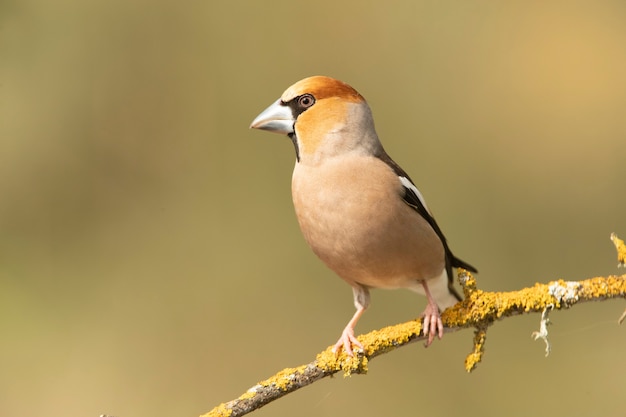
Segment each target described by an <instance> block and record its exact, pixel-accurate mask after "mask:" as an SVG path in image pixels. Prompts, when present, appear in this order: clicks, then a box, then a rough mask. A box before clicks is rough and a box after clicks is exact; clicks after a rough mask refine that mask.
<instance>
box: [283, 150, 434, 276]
mask: <svg viewBox="0 0 626 417" xmlns="http://www.w3.org/2000/svg"><path fill="white" fill-rule="evenodd" d="M403 193H404V191H403V186H402V184H401V183H400V180H399V179H398V177H397V175H396V174H395V173H394V172H393V170H391V169H390V168H389V167H388V165H387V164H385V163H384V162H383V161H381V160H380V159H378V158H375V157H371V156H364V155H353V156H349V157H345V156H344V157H342V158H341V159H339V158H329V159H328V160H326V161H325V162H324V163H323V164H321V165H317V166H306V165H301V164H296V167H295V169H294V173H293V180H292V195H293V202H294V207H295V210H296V215H297V218H298V222H299V223H300V228H301V229H302V233H303V234H304V237H305V239H306V241H307V242H308V244H309V245H310V246H311V248H312V249H313V251H314V252H315V253H316V254H317V256H319V257H320V259H321V260H322V261H324V263H326V265H327V266H328V267H329V268H330V269H332V270H333V271H335V272H336V273H337V274H338V275H339V276H340V277H341V278H343V279H344V280H346V281H348V282H358V283H360V284H362V285H366V286H369V287H378V288H399V287H409V286H412V285H414V284H415V282H416V281H417V280H426V279H430V278H433V277H436V276H439V275H440V274H441V271H442V270H443V268H444V250H443V245H442V243H441V241H440V240H439V237H438V236H437V235H436V233H435V232H434V231H433V230H432V228H431V227H430V225H429V224H428V223H427V222H426V221H425V220H423V218H422V217H421V216H420V215H419V214H418V213H417V212H416V211H415V210H413V209H412V208H411V207H409V206H408V205H407V204H406V203H405V202H404V201H403V200H402V196H403Z"/></svg>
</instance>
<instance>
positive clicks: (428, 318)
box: [422, 302, 443, 347]
mask: <svg viewBox="0 0 626 417" xmlns="http://www.w3.org/2000/svg"><path fill="white" fill-rule="evenodd" d="M422 317H423V318H424V324H423V329H422V330H423V333H424V336H425V337H427V339H426V343H424V346H426V347H428V346H430V345H431V343H433V340H435V336H437V337H439V339H441V338H442V337H443V322H442V321H441V314H440V313H439V307H437V304H435V303H434V302H432V303H431V302H429V303H428V305H427V306H426V309H425V310H424V312H423V313H422Z"/></svg>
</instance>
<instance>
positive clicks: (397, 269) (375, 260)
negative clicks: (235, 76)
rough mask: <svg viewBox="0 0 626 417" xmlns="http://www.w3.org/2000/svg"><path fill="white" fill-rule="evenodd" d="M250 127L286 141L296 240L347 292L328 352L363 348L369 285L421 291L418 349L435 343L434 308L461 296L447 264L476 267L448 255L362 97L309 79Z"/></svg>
mask: <svg viewBox="0 0 626 417" xmlns="http://www.w3.org/2000/svg"><path fill="white" fill-rule="evenodd" d="M250 128H253V129H261V130H266V131H269V132H273V133H278V134H282V135H287V136H288V137H289V138H290V139H291V141H292V142H293V146H294V148H295V154H296V162H295V167H294V170H293V175H292V182H291V192H292V200H293V205H294V208H295V213H296V217H297V220H298V223H299V225H300V229H301V231H302V234H303V236H304V239H305V240H306V242H307V243H308V245H309V246H310V248H311V249H312V250H313V252H314V253H315V254H316V255H317V257H318V258H319V259H321V261H322V262H323V263H324V264H326V266H327V267H328V268H330V269H331V270H332V271H334V272H335V273H336V274H337V275H338V276H339V277H340V278H342V279H343V280H344V281H346V282H347V283H348V284H349V285H350V286H351V287H352V292H353V297H354V306H355V308H356V312H355V313H354V315H353V316H352V318H351V319H350V321H349V322H348V323H347V325H346V326H345V328H344V330H343V331H342V333H341V337H340V338H339V340H338V341H337V343H336V344H335V345H334V346H333V352H335V354H338V353H339V352H340V351H341V349H343V350H344V351H345V353H346V354H347V355H349V356H353V355H354V349H355V347H358V348H359V349H361V351H363V350H364V347H363V344H362V343H361V342H360V341H359V340H358V339H357V338H356V336H355V335H354V329H355V326H356V324H357V322H358V321H359V319H360V318H361V316H362V315H363V313H364V312H365V310H366V309H367V308H368V306H369V305H370V290H371V289H375V288H384V289H399V288H406V289H409V290H412V291H414V292H416V293H418V294H421V295H425V296H426V298H427V306H426V308H425V310H424V312H423V313H422V315H421V317H423V329H422V330H423V334H424V338H425V339H426V341H425V346H427V347H428V346H429V345H431V344H432V342H433V341H434V339H435V337H438V339H441V338H442V337H443V330H444V326H443V323H442V320H441V312H442V311H443V310H445V309H446V308H448V307H451V306H452V305H454V304H456V303H457V302H458V301H460V300H461V296H460V295H459V293H458V292H457V291H456V290H455V289H454V286H453V281H452V279H453V278H452V277H453V276H452V268H463V269H465V270H468V271H471V272H477V270H476V268H474V267H473V266H472V265H470V264H468V263H466V262H464V261H462V260H460V259H459V258H457V257H456V256H454V255H453V254H452V251H451V250H450V248H449V246H448V243H447V241H446V238H445V237H444V235H443V233H442V232H441V229H440V228H439V226H438V225H437V222H436V221H435V218H434V217H433V215H432V213H431V211H430V210H429V208H428V206H427V205H426V201H425V200H424V197H423V196H422V194H421V193H420V191H419V190H418V189H417V187H416V186H415V184H414V182H413V181H412V180H411V178H410V177H409V175H408V174H407V173H406V172H405V171H404V170H403V169H402V168H401V167H400V166H399V165H398V164H397V163H396V162H395V161H394V160H393V159H391V157H390V156H389V155H388V154H387V152H386V151H385V149H384V148H383V145H382V144H381V142H380V140H379V138H378V135H377V133H376V129H375V126H374V119H373V116H372V111H371V109H370V107H369V105H368V103H367V101H366V100H365V98H364V97H363V96H362V95H361V94H359V93H358V92H357V91H356V90H355V89H354V88H353V87H351V86H350V85H348V84H346V83H344V82H342V81H340V80H337V79H334V78H331V77H327V76H319V75H318V76H312V77H308V78H305V79H302V80H300V81H298V82H296V83H295V84H293V85H292V86H290V87H289V88H287V90H285V92H284V93H283V94H282V96H281V97H280V98H279V99H278V100H276V101H275V102H274V103H272V104H271V105H270V106H269V107H267V109H265V110H264V111H263V112H261V113H260V114H259V115H258V116H257V117H256V118H255V119H254V120H253V121H252V124H251V125H250Z"/></svg>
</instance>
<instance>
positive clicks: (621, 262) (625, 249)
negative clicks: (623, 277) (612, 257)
mask: <svg viewBox="0 0 626 417" xmlns="http://www.w3.org/2000/svg"><path fill="white" fill-rule="evenodd" d="M611 240H612V241H613V244H614V245H615V249H616V250H617V262H618V266H626V245H625V244H624V241H623V240H622V239H620V238H618V237H617V235H616V234H615V233H611Z"/></svg>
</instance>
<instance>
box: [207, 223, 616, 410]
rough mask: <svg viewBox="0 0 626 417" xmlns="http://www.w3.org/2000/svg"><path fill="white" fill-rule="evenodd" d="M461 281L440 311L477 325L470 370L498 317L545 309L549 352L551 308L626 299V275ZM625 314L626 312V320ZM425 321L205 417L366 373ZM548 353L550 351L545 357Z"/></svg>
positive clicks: (463, 324)
mask: <svg viewBox="0 0 626 417" xmlns="http://www.w3.org/2000/svg"><path fill="white" fill-rule="evenodd" d="M611 240H612V241H613V243H614V244H615V247H616V249H617V251H618V260H619V262H620V264H624V262H625V261H626V247H625V246H624V242H623V241H622V240H620V239H618V238H617V236H615V235H611ZM459 281H460V282H461V285H462V286H463V292H464V294H465V299H464V300H463V301H461V302H459V303H458V304H456V305H455V306H453V307H451V308H449V309H447V310H446V311H444V312H443V313H442V315H441V318H442V320H443V323H444V325H445V326H446V329H445V330H446V332H452V331H456V330H460V329H464V328H469V327H473V328H475V329H476V331H475V334H474V341H473V345H474V346H473V350H472V352H471V353H470V354H469V355H468V356H467V358H466V359H465V369H466V370H467V371H468V372H471V371H472V370H473V369H475V368H476V366H477V365H478V363H479V362H480V361H481V360H482V355H483V352H484V345H485V342H486V337H487V329H488V328H489V327H490V326H491V325H493V324H494V323H495V322H496V321H497V320H501V319H503V318H504V317H508V316H514V315H519V314H528V313H537V312H542V324H541V329H540V331H539V332H535V333H536V334H537V335H538V337H537V338H542V339H543V340H544V341H545V342H546V354H547V353H549V351H550V344H549V343H548V340H547V325H548V323H549V320H548V309H549V310H550V311H551V310H552V309H554V310H561V309H564V308H569V307H572V306H573V305H575V304H579V303H582V302H586V301H602V300H606V299H611V298H618V297H621V298H626V275H621V276H615V275H611V276H607V277H595V278H589V279H586V280H583V281H563V280H558V281H552V282H550V283H548V284H539V283H537V284H535V285H534V286H533V287H529V288H524V289H521V290H519V291H511V292H485V291H482V290H479V289H477V287H476V280H475V279H474V277H473V276H472V275H471V274H470V273H469V272H467V271H464V270H459ZM624 317H626V312H625V313H624V315H622V318H621V319H620V320H622V319H623V318H624ZM423 339H424V337H423V335H422V324H421V322H420V321H419V320H412V321H409V322H406V323H402V324H397V325H395V326H389V327H385V328H383V329H380V330H375V331H372V332H370V333H367V334H365V335H361V336H359V341H360V342H361V343H362V344H363V346H365V351H362V352H357V354H356V355H355V356H354V357H348V356H346V355H345V353H343V352H342V353H341V354H340V355H338V356H335V355H334V354H333V352H332V347H330V346H329V347H328V349H326V350H325V351H323V352H321V353H319V354H318V355H317V357H316V358H315V360H314V361H312V362H311V363H309V364H307V365H302V366H299V367H297V368H287V369H283V370H282V371H280V372H278V373H277V374H276V375H274V376H272V377H271V378H268V379H266V380H264V381H261V382H259V383H258V384H256V385H255V386H253V387H252V388H250V389H249V390H248V391H246V392H245V393H244V394H242V395H241V396H240V397H239V398H237V399H235V400H232V401H229V402H227V403H222V404H220V405H219V406H217V407H215V408H214V409H213V410H211V411H210V412H208V413H207V414H205V415H204V416H202V417H217V416H231V417H237V416H242V415H244V414H247V413H249V412H251V411H254V410H256V409H258V408H260V407H262V406H264V405H266V404H268V403H270V402H272V401H274V400H276V399H278V398H280V397H282V396H284V395H287V394H289V393H291V392H293V391H296V390H298V389H300V388H302V387H305V386H307V385H309V384H312V383H313V382H315V381H317V380H320V379H322V378H325V377H327V376H331V375H334V374H336V373H337V372H340V371H343V373H344V374H345V375H350V374H364V373H367V368H368V364H369V361H370V360H371V359H372V358H375V357H376V356H378V355H382V354H383V353H387V352H390V351H392V350H394V349H397V348H399V347H401V346H405V345H407V344H409V343H412V342H415V341H418V340H423ZM546 356H547V355H546Z"/></svg>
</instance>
